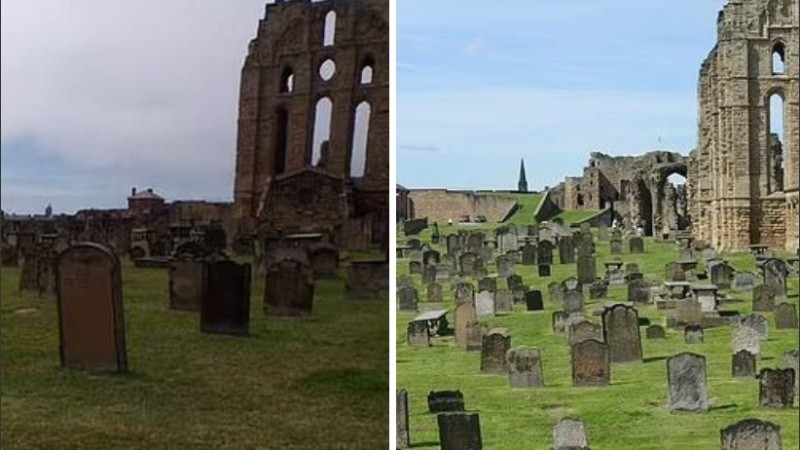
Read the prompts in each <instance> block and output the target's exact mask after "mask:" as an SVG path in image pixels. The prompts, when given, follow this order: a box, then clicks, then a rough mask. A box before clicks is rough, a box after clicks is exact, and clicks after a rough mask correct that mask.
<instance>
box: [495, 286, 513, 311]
mask: <svg viewBox="0 0 800 450" xmlns="http://www.w3.org/2000/svg"><path fill="white" fill-rule="evenodd" d="M512 307H513V298H512V297H511V293H510V292H508V290H507V289H498V290H497V292H495V293H494V313H495V314H508V313H510V312H511V310H512Z"/></svg>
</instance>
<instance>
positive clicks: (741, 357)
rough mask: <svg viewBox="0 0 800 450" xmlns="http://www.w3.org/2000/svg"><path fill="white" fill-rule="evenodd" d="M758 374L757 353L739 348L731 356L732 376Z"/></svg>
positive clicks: (747, 376) (752, 375) (748, 376)
mask: <svg viewBox="0 0 800 450" xmlns="http://www.w3.org/2000/svg"><path fill="white" fill-rule="evenodd" d="M755 375H756V355H754V354H752V353H750V352H748V351H747V350H739V351H738V352H736V353H734V354H733V356H731V376H733V377H746V378H753V377H754V376H755Z"/></svg>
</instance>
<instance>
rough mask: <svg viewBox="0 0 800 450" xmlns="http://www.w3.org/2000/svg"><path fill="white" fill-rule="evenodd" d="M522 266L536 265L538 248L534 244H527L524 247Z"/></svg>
mask: <svg viewBox="0 0 800 450" xmlns="http://www.w3.org/2000/svg"><path fill="white" fill-rule="evenodd" d="M522 265H523V266H533V265H536V246H535V245H533V244H525V245H523V246H522Z"/></svg>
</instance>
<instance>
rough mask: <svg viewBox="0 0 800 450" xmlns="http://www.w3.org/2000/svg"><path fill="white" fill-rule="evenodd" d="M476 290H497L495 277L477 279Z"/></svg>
mask: <svg viewBox="0 0 800 450" xmlns="http://www.w3.org/2000/svg"><path fill="white" fill-rule="evenodd" d="M478 290H479V291H489V292H495V291H497V278H490V277H483V278H481V279H480V280H478Z"/></svg>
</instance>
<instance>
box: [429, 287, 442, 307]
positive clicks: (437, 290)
mask: <svg viewBox="0 0 800 450" xmlns="http://www.w3.org/2000/svg"><path fill="white" fill-rule="evenodd" d="M427 298H428V301H429V302H434V303H438V302H441V301H442V285H441V284H439V283H430V284H428V289H427Z"/></svg>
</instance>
